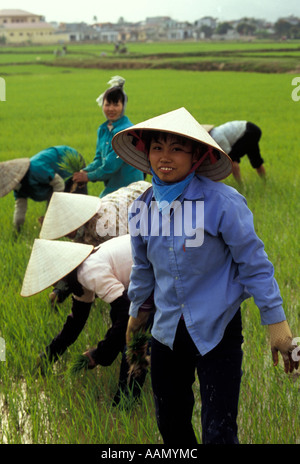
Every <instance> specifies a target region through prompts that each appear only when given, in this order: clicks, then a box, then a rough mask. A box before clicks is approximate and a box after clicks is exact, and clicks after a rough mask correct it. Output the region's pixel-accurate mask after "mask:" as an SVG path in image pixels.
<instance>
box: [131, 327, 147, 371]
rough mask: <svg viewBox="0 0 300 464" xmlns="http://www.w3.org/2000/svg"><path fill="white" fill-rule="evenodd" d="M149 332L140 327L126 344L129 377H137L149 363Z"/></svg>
mask: <svg viewBox="0 0 300 464" xmlns="http://www.w3.org/2000/svg"><path fill="white" fill-rule="evenodd" d="M149 339H150V333H149V332H148V331H146V332H145V331H144V330H142V329H140V330H138V331H136V332H134V333H133V334H132V336H131V338H130V340H129V343H128V345H127V351H126V357H127V360H128V364H129V366H130V367H129V378H130V377H131V376H133V377H138V376H140V375H141V373H142V371H143V370H144V369H147V367H148V365H149V356H147V346H148V341H149Z"/></svg>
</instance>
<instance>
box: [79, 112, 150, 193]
mask: <svg viewBox="0 0 300 464" xmlns="http://www.w3.org/2000/svg"><path fill="white" fill-rule="evenodd" d="M131 126H132V123H131V122H130V120H129V119H128V117H127V116H125V115H124V116H122V117H121V118H120V119H118V120H117V121H115V122H113V128H112V129H111V130H110V129H109V127H108V121H106V122H104V123H103V124H101V125H100V126H99V128H98V131H97V146H96V155H95V158H94V160H93V161H92V162H91V163H90V164H89V165H88V166H86V167H85V168H84V171H86V172H87V175H88V179H89V181H91V182H96V181H102V182H104V185H105V189H104V190H103V192H101V195H100V197H103V196H105V195H107V194H108V193H111V192H114V191H115V190H117V189H119V188H121V187H126V186H127V185H129V184H131V183H132V182H137V181H139V180H144V174H143V173H142V171H139V170H138V169H136V168H134V167H132V166H130V165H129V164H127V163H125V161H123V160H122V159H121V158H119V157H118V156H117V155H116V153H115V152H114V150H113V149H112V144H111V141H112V138H113V136H114V135H115V134H116V133H117V132H120V131H121V130H123V129H127V128H128V127H131Z"/></svg>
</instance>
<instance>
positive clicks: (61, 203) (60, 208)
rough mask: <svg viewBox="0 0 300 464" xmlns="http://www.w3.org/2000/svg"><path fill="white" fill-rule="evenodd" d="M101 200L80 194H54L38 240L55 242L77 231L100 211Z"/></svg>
mask: <svg viewBox="0 0 300 464" xmlns="http://www.w3.org/2000/svg"><path fill="white" fill-rule="evenodd" d="M100 205H101V199H100V198H99V197H94V196H92V195H82V194H80V193H78V194H74V193H67V192H54V193H53V195H52V197H51V200H50V202H49V206H48V208H47V212H46V214H45V217H44V220H43V225H42V228H41V231H40V238H42V239H46V240H56V239H58V238H61V237H65V236H66V235H68V234H70V233H71V232H73V231H74V230H77V229H79V227H81V226H82V225H83V224H85V223H86V222H87V221H89V220H90V219H91V218H92V217H93V216H94V215H95V214H96V213H97V212H98V210H99V209H100Z"/></svg>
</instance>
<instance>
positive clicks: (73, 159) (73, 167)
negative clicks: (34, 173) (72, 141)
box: [58, 151, 85, 180]
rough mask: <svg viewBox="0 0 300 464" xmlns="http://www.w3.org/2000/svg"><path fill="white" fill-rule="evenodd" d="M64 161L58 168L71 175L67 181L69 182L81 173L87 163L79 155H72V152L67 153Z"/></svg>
mask: <svg viewBox="0 0 300 464" xmlns="http://www.w3.org/2000/svg"><path fill="white" fill-rule="evenodd" d="M65 153H66V154H65V156H64V159H63V161H61V162H60V163H59V164H58V166H59V168H60V169H61V170H62V171H65V172H67V173H68V174H69V177H67V179H66V180H69V179H70V178H71V177H72V176H73V174H74V173H75V172H79V171H80V170H81V169H82V168H84V166H85V163H84V159H83V157H82V156H81V155H80V154H79V153H76V154H75V153H72V152H70V151H66V152H65Z"/></svg>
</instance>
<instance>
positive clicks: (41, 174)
mask: <svg viewBox="0 0 300 464" xmlns="http://www.w3.org/2000/svg"><path fill="white" fill-rule="evenodd" d="M0 164H1V168H0V196H1V197H2V196H4V195H6V194H8V193H9V192H10V191H12V190H13V192H14V197H15V210H14V217H13V224H14V226H15V228H16V230H17V231H18V232H19V231H20V228H21V226H22V225H23V224H24V222H25V216H26V212H27V201H28V198H30V199H32V200H34V201H47V202H49V200H50V198H51V195H52V193H53V192H63V191H65V192H73V193H78V192H80V193H83V194H86V193H87V189H86V185H85V184H81V185H80V184H76V183H74V182H73V180H72V174H73V172H72V171H70V170H69V166H70V165H72V164H74V165H75V166H77V167H78V166H82V167H83V166H85V162H84V159H83V157H82V155H81V154H80V153H79V152H78V151H77V150H75V149H74V148H71V147H69V146H66V145H59V146H54V147H49V148H46V149H45V150H42V151H40V152H39V153H37V154H36V155H34V156H33V157H31V158H20V159H15V160H11V161H4V162H2V163H0Z"/></svg>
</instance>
